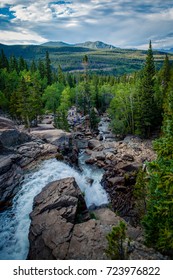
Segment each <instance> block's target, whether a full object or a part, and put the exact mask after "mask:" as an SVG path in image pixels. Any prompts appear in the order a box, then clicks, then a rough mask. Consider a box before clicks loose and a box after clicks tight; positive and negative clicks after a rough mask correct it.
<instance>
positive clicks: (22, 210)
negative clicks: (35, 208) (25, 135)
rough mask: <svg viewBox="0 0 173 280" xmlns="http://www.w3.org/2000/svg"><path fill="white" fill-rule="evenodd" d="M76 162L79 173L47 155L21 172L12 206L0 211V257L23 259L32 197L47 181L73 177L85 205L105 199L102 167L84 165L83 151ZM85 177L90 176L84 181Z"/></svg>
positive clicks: (105, 202) (104, 202)
mask: <svg viewBox="0 0 173 280" xmlns="http://www.w3.org/2000/svg"><path fill="white" fill-rule="evenodd" d="M79 160H80V166H81V168H82V169H83V172H82V174H81V173H79V172H77V171H76V170H75V169H73V168H72V167H70V166H68V165H67V164H65V163H63V162H60V161H57V160H56V159H49V160H46V161H44V162H42V164H41V165H40V166H39V167H37V169H36V170H35V171H32V172H30V173H28V174H26V175H25V178H24V180H23V182H22V184H21V187H20V190H19V192H18V193H17V195H16V196H15V198H14V199H13V206H12V207H11V208H9V209H7V210H6V211H4V212H2V213H0V224H1V228H0V259H4V260H7V259H11V260H12V259H16V260H17V259H26V257H27V254H28V248H29V241H28V233H29V226H30V219H29V213H30V212H31V211H32V205H33V199H34V197H35V196H36V195H37V194H38V193H40V191H41V190H42V188H43V187H44V186H46V184H47V183H49V182H52V181H55V180H58V179H63V178H67V177H74V178H75V180H76V182H77V184H78V186H79V187H80V189H81V191H82V192H83V193H84V194H85V201H86V204H87V207H90V206H93V205H95V206H100V205H105V204H107V203H108V197H107V194H106V192H105V190H104V189H103V188H102V186H101V185H100V180H101V177H102V174H103V171H101V170H99V169H97V168H91V167H90V166H87V165H86V164H85V163H84V161H85V155H84V153H81V155H80V157H79ZM88 178H90V179H92V181H93V182H92V184H91V182H88Z"/></svg>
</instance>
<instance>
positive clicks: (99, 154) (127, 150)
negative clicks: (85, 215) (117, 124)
mask: <svg viewBox="0 0 173 280" xmlns="http://www.w3.org/2000/svg"><path fill="white" fill-rule="evenodd" d="M86 154H87V155H88V158H87V159H86V161H85V162H86V164H90V165H93V164H95V165H97V166H98V167H100V168H103V169H104V170H105V173H104V175H103V179H102V185H103V186H104V188H105V189H106V191H107V193H108V194H109V197H110V200H111V205H112V209H113V210H114V211H116V212H117V213H119V215H120V216H121V217H123V218H124V219H125V220H126V221H128V222H130V223H131V224H132V225H136V224H137V220H138V218H137V216H138V215H137V213H136V209H135V200H134V197H133V186H134V185H135V182H136V176H137V173H138V170H139V168H140V167H142V165H143V163H144V162H145V161H151V160H153V159H155V153H154V151H153V150H152V144H151V141H150V140H142V139H140V138H138V137H135V136H127V137H126V138H125V139H124V140H123V141H116V142H115V141H98V140H95V139H91V140H89V142H88V149H87V150H86Z"/></svg>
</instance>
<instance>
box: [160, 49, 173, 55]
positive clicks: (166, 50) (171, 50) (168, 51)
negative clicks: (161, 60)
mask: <svg viewBox="0 0 173 280" xmlns="http://www.w3.org/2000/svg"><path fill="white" fill-rule="evenodd" d="M159 51H161V52H164V53H170V54H173V48H167V49H159Z"/></svg>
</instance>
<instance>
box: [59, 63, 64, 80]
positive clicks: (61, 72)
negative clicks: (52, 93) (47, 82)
mask: <svg viewBox="0 0 173 280" xmlns="http://www.w3.org/2000/svg"><path fill="white" fill-rule="evenodd" d="M58 82H59V83H60V84H62V85H65V76H64V73H63V71H62V68H61V65H58Z"/></svg>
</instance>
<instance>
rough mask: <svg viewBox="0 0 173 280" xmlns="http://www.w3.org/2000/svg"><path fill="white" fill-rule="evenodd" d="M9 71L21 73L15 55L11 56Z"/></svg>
mask: <svg viewBox="0 0 173 280" xmlns="http://www.w3.org/2000/svg"><path fill="white" fill-rule="evenodd" d="M9 71H10V72H13V71H16V72H17V73H18V72H19V65H18V60H17V59H16V57H15V56H14V55H12V56H10V60H9Z"/></svg>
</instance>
